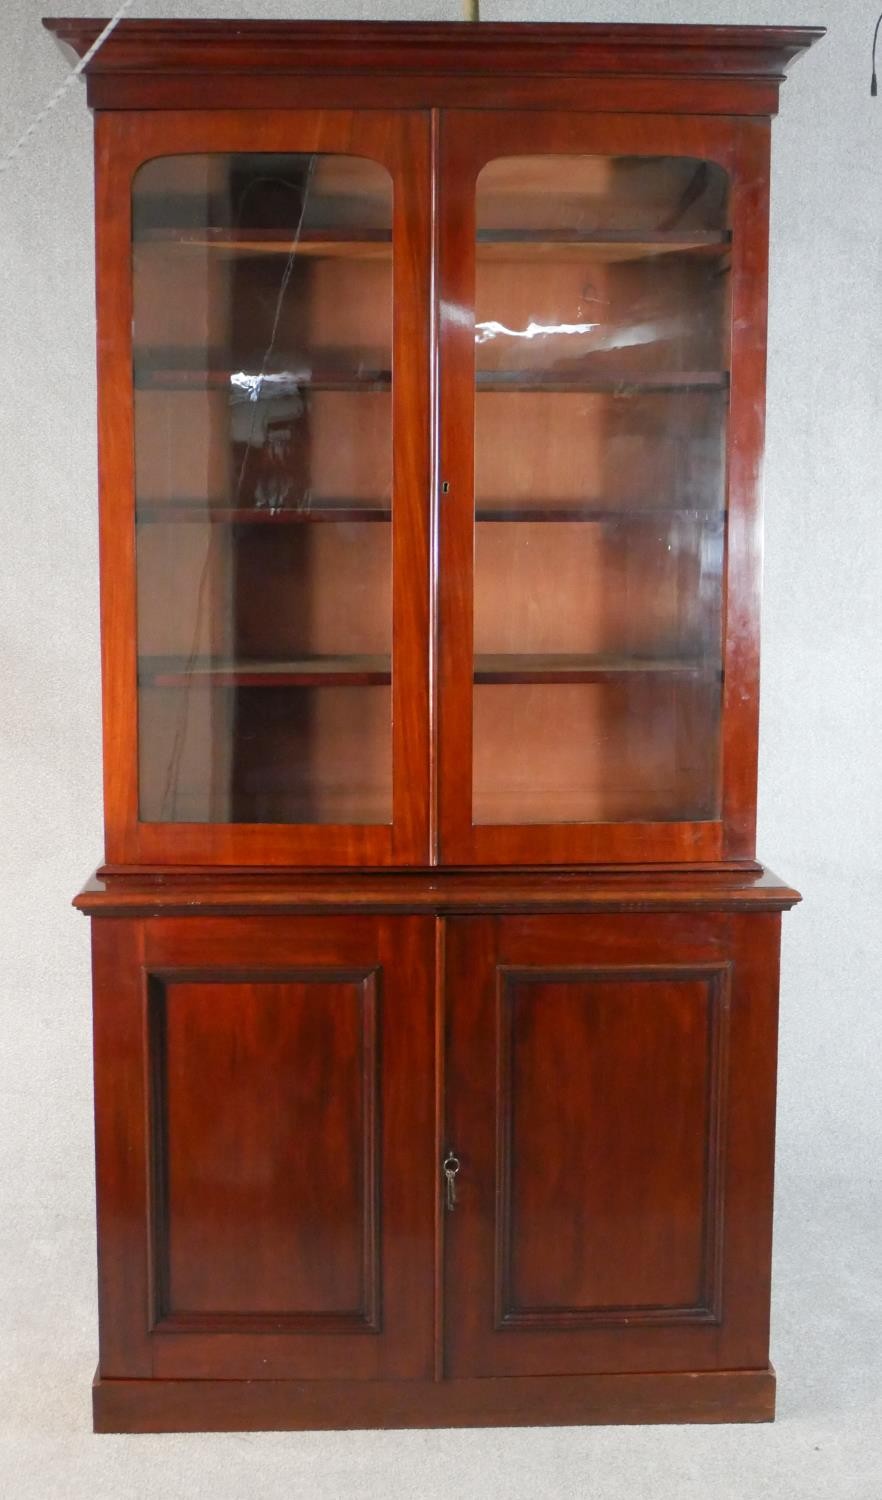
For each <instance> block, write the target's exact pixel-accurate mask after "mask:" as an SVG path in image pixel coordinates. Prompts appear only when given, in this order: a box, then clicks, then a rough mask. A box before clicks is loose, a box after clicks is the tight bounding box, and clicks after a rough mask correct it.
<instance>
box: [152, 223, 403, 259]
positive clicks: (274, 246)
mask: <svg viewBox="0 0 882 1500" xmlns="http://www.w3.org/2000/svg"><path fill="white" fill-rule="evenodd" d="M295 239H296V253H297V255H298V256H307V255H308V256H316V257H330V258H334V259H359V260H360V259H370V260H373V259H377V258H379V257H388V256H389V255H390V254H391V251H392V231H391V230H390V229H338V228H327V229H321V228H319V229H305V230H302V231H301V233H300V235H299V236H296V235H295V234H293V233H292V231H291V230H290V229H285V228H268V229H242V228H217V227H206V228H201V227H200V228H196V227H191V228H185V227H183V226H181V227H168V228H153V229H144V230H142V231H141V233H140V234H139V235H137V237H136V239H135V246H136V248H137V249H141V248H148V249H149V248H153V247H155V246H158V245H163V246H172V247H175V248H180V249H185V250H186V249H189V250H216V251H217V252H218V253H219V254H225V255H230V256H234V255H245V256H252V255H285V256H287V255H290V253H291V250H292V248H294V246H295Z"/></svg>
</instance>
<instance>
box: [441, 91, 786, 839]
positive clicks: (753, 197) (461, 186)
mask: <svg viewBox="0 0 882 1500" xmlns="http://www.w3.org/2000/svg"><path fill="white" fill-rule="evenodd" d="M769 145H770V122H769V121H768V120H754V119H735V118H725V117H717V118H705V117H701V116H697V117H682V116H672V115H663V114H659V115H639V114H632V115H627V116H624V117H614V116H611V115H609V114H587V113H586V114H570V113H567V114H562V113H557V114H549V113H542V112H539V111H534V112H532V113H531V114H530V115H529V116H525V115H517V114H513V113H511V112H508V111H486V112H483V113H480V114H479V113H471V112H468V111H448V112H445V113H444V114H443V116H442V121H441V133H440V146H439V165H438V179H439V189H438V195H439V211H438V250H437V255H438V272H437V321H438V339H439V370H440V380H439V408H440V410H439V419H438V433H439V476H440V478H441V480H442V481H443V482H445V483H446V484H447V485H448V486H449V490H448V493H447V494H446V495H445V497H444V499H443V501H442V502H441V503H440V505H439V538H438V556H439V571H438V584H437V598H438V634H439V642H438V684H439V687H438V702H439V708H438V804H439V837H440V851H441V862H442V863H444V864H453V865H463V866H466V865H485V866H493V865H502V864H523V865H542V864H553V865H567V864H592V863H612V864H617V863H629V862H642V861H652V862H660V861H668V860H670V861H676V862H677V863H678V864H687V865H688V864H702V863H708V862H711V861H716V860H729V861H735V860H752V859H753V858H754V854H755V822H756V770H757V734H758V706H759V613H760V583H761V530H760V526H761V518H760V468H761V460H762V451H763V438H764V419H765V410H764V405H765V404H764V393H765V360H766V311H767V271H768V192H769ZM566 153H572V154H575V153H586V154H595V153H597V154H603V155H645V156H672V155H673V156H677V155H681V156H686V155H688V156H695V157H699V158H702V159H704V160H709V161H713V162H715V163H718V164H719V165H720V166H722V167H723V168H724V169H725V170H726V171H727V172H728V173H729V177H730V184H731V222H732V229H733V244H732V297H731V390H730V405H729V416H728V424H727V509H728V524H727V528H726V560H725V567H724V594H723V663H724V671H725V676H724V685H723V704H722V727H721V735H722V766H721V816H720V817H719V818H718V819H716V820H708V821H702V822H664V823H662V822H652V823H648V822H644V823H641V822H630V823H626V822H619V823H559V824H552V825H547V824H546V825H542V824H536V825H529V826H528V825H518V824H512V825H496V826H494V825H475V824H473V822H472V714H473V706H472V694H473V688H472V669H473V585H474V428H475V406H474V402H475V397H474V368H475V355H474V307H475V262H476V257H475V238H476V235H475V184H476V180H477V176H478V173H479V172H480V170H481V168H482V167H483V166H484V165H485V164H486V163H487V162H489V161H491V160H493V159H495V158H498V157H505V156H521V155H533V156H535V155H542V154H566Z"/></svg>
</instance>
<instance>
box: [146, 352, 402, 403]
mask: <svg viewBox="0 0 882 1500" xmlns="http://www.w3.org/2000/svg"><path fill="white" fill-rule="evenodd" d="M258 364H259V361H258ZM241 368H242V367H241V366H239V367H237V368H236V369H234V368H233V367H232V365H213V366H209V367H208V368H207V369H206V368H205V367H204V366H203V367H201V368H200V367H199V366H198V365H195V364H194V365H187V364H186V363H185V362H182V363H181V364H176V365H149V366H148V365H141V366H140V368H139V367H138V366H137V365H136V367H135V387H136V389H137V390H140V391H206V390H207V391H232V390H236V389H242V393H243V396H245V395H247V392H246V391H245V390H244V389H243V388H241V387H236V386H234V385H233V376H234V375H236V374H238V373H239V372H240V370H241ZM247 373H248V375H249V376H252V377H253V378H254V379H255V380H256V379H257V377H258V375H259V373H260V372H259V369H253V368H252V369H251V370H248V371H247ZM264 379H265V381H266V389H265V396H266V398H267V399H268V398H269V397H271V396H272V395H274V394H275V395H278V396H285V395H289V394H290V393H291V391H293V390H295V389H296V390H298V391H387V390H389V389H390V387H391V385H392V372H391V370H358V369H355V370H346V369H343V370H322V369H321V368H319V369H314V370H312V369H304V370H303V371H302V372H301V371H298V370H297V369H293V370H291V371H290V372H289V371H287V370H267V371H265V372H264Z"/></svg>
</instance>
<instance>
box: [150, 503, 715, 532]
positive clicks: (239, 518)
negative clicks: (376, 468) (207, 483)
mask: <svg viewBox="0 0 882 1500" xmlns="http://www.w3.org/2000/svg"><path fill="white" fill-rule="evenodd" d="M137 516H138V525H139V526H145V525H151V524H154V525H159V524H180V523H187V522H190V523H199V524H210V525H215V526H220V525H229V526H293V525H304V524H307V523H308V524H316V523H321V522H342V521H348V522H350V523H351V522H358V523H359V524H361V523H362V522H365V521H387V522H388V521H390V520H391V519H392V507H391V506H390V505H362V504H360V503H358V502H357V501H352V500H327V501H321V502H320V503H318V504H313V505H304V506H295V505H290V506H280V507H279V508H278V509H277V510H271V509H270V508H269V507H268V506H256V505H245V506H228V505H223V504H221V503H220V502H218V503H217V504H206V503H205V502H204V501H201V500H157V501H140V502H139V504H138V511H137ZM725 518H726V513H725V511H722V510H711V509H709V508H707V507H703V508H699V507H695V506H680V505H627V504H622V505H619V506H610V505H597V504H593V503H592V502H590V501H587V502H585V503H584V504H581V503H579V502H578V501H560V502H554V501H549V502H548V504H547V505H536V504H523V505H520V504H517V503H512V504H507V505H505V504H499V505H479V506H478V508H477V510H476V512H475V520H476V521H478V522H479V523H481V524H485V523H490V524H492V523H495V522H509V523H514V524H518V523H523V522H531V523H532V522H543V521H544V522H556V523H560V522H582V523H584V524H586V525H592V524H596V525H608V524H611V525H618V524H623V525H629V524H632V523H635V524H639V523H644V524H645V523H646V522H652V521H655V520H664V521H670V520H680V521H695V522H698V523H703V524H704V523H714V524H717V525H722V524H723V522H724V521H725Z"/></svg>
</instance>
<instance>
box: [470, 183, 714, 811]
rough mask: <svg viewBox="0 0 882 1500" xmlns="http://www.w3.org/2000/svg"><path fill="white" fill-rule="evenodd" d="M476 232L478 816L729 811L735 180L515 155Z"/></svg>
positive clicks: (481, 195)
mask: <svg viewBox="0 0 882 1500" xmlns="http://www.w3.org/2000/svg"><path fill="white" fill-rule="evenodd" d="M477 223H478V244H477V290H476V329H475V346H476V386H477V391H476V432H475V508H476V526H475V663H474V682H475V686H474V766H473V780H474V821H475V822H476V823H511V824H517V823H564V822H609V821H612V822H614V821H644V820H646V821H653V822H654V821H674V820H680V819H685V820H690V821H692V820H701V819H708V818H714V817H716V816H717V815H718V811H719V759H720V707H721V697H722V657H721V628H722V627H721V618H722V570H723V551H724V527H725V509H724V507H725V448H726V413H727V405H728V380H729V377H728V363H729V356H728V341H729V332H728V323H729V284H728V283H729V279H728V274H727V273H728V269H729V246H730V234H729V230H728V227H727V225H728V183H727V178H726V174H725V173H724V172H723V171H722V170H721V169H720V168H718V167H716V166H714V165H712V164H710V163H707V162H701V161H694V160H687V159H681V158H628V157H623V158H608V157H591V156H571V157H562V156H537V157H517V158H506V159H503V160H499V161H494V162H492V163H490V165H489V166H487V167H485V169H484V170H483V172H482V173H481V175H480V177H479V179H478V188H477Z"/></svg>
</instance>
